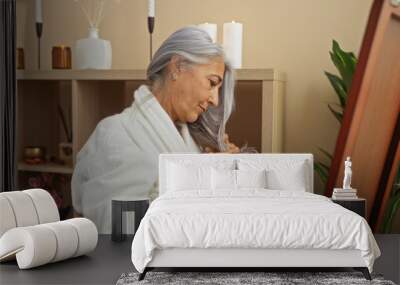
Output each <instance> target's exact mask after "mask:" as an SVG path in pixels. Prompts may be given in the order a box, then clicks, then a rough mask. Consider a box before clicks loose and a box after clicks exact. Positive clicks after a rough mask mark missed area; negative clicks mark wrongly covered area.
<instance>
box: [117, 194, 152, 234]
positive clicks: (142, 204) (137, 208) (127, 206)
mask: <svg viewBox="0 0 400 285" xmlns="http://www.w3.org/2000/svg"><path fill="white" fill-rule="evenodd" d="M111 203H112V204H111V215H112V219H111V220H112V229H111V240H113V241H123V240H124V239H125V238H126V234H124V233H123V232H122V214H123V213H124V212H128V211H134V212H135V233H136V231H137V228H138V227H139V224H140V221H141V220H142V218H143V217H144V215H145V214H146V211H147V209H148V208H149V199H147V198H143V199H136V198H135V199H129V198H113V199H112V202H111Z"/></svg>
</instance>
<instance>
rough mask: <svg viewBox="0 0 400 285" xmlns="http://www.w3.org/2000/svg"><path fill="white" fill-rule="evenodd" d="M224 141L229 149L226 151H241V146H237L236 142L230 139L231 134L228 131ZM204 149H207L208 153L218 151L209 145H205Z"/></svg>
mask: <svg viewBox="0 0 400 285" xmlns="http://www.w3.org/2000/svg"><path fill="white" fill-rule="evenodd" d="M224 143H225V145H226V147H227V150H226V151H225V152H224V153H239V152H240V149H239V147H237V146H236V145H235V144H233V143H231V142H230V141H229V136H228V134H226V133H225V135H224ZM204 150H205V152H208V153H214V152H218V151H216V150H215V149H213V148H211V147H208V146H207V147H205V149H204Z"/></svg>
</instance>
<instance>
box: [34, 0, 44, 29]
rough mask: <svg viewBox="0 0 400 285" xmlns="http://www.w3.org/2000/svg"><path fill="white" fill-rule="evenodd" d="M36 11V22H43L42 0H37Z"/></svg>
mask: <svg viewBox="0 0 400 285" xmlns="http://www.w3.org/2000/svg"><path fill="white" fill-rule="evenodd" d="M35 6H36V9H35V10H36V13H35V16H36V17H35V19H36V23H43V18H42V0H36V5H35Z"/></svg>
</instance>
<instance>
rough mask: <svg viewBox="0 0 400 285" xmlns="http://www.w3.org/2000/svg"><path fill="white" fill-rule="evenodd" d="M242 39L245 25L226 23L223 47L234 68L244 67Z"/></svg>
mask: <svg viewBox="0 0 400 285" xmlns="http://www.w3.org/2000/svg"><path fill="white" fill-rule="evenodd" d="M242 38H243V25H242V24H241V23H235V22H234V21H232V22H231V23H224V40H223V44H222V46H223V47H224V50H225V54H226V56H227V58H228V60H229V61H230V62H231V64H232V67H233V68H241V67H242Z"/></svg>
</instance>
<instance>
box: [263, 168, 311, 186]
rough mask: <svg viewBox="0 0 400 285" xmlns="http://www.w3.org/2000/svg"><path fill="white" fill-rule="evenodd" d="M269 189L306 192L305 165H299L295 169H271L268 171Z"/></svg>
mask: <svg viewBox="0 0 400 285" xmlns="http://www.w3.org/2000/svg"><path fill="white" fill-rule="evenodd" d="M267 181H268V184H267V185H268V188H269V189H273V190H291V191H306V189H307V179H306V176H305V164H304V163H301V164H297V165H295V166H294V167H293V168H287V169H281V170H280V169H271V170H268V171H267Z"/></svg>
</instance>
